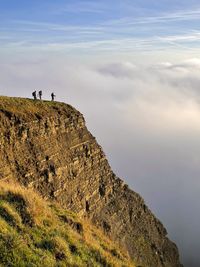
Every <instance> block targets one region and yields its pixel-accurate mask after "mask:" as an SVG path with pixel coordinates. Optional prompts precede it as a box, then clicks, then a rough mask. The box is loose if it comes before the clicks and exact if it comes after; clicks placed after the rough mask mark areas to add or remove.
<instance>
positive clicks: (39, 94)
mask: <svg viewBox="0 0 200 267" xmlns="http://www.w3.org/2000/svg"><path fill="white" fill-rule="evenodd" d="M38 96H39V99H40V100H42V90H40V91H39V92H38Z"/></svg>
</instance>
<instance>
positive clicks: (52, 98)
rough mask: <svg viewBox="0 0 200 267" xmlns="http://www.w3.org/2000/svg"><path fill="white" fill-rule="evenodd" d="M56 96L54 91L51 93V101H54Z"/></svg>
mask: <svg viewBox="0 0 200 267" xmlns="http://www.w3.org/2000/svg"><path fill="white" fill-rule="evenodd" d="M55 96H56V95H54V93H52V94H51V101H54V98H55Z"/></svg>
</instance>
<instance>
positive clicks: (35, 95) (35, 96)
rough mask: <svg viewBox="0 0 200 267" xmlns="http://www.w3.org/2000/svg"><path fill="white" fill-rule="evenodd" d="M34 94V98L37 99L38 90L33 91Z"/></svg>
mask: <svg viewBox="0 0 200 267" xmlns="http://www.w3.org/2000/svg"><path fill="white" fill-rule="evenodd" d="M32 96H33V99H34V100H36V99H37V93H36V91H34V92H33V93H32Z"/></svg>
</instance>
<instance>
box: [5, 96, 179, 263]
mask: <svg viewBox="0 0 200 267" xmlns="http://www.w3.org/2000/svg"><path fill="white" fill-rule="evenodd" d="M0 145H1V147H0V178H1V179H7V180H12V179H17V180H18V181H19V182H20V183H21V184H23V185H25V186H27V187H31V188H34V189H35V190H37V191H39V192H40V193H41V194H42V196H43V197H44V198H46V199H52V200H55V201H57V202H59V203H60V204H61V205H62V206H63V207H66V208H68V209H71V210H73V211H75V212H76V213H78V214H79V215H80V216H84V217H89V218H90V219H91V220H92V222H93V223H94V224H96V225H97V226H99V227H101V228H102V229H103V230H104V231H105V233H106V234H107V235H109V236H110V238H112V239H113V240H115V241H116V242H118V243H119V244H120V245H121V246H122V247H124V248H125V249H126V250H127V251H128V252H129V254H130V255H131V257H132V258H133V259H134V260H135V261H136V262H137V263H138V266H139V265H140V266H148V267H160V266H166V267H178V266H181V265H180V262H179V255H178V251H177V248H176V245H175V244H173V243H172V242H171V241H170V240H169V239H168V238H167V237H166V235H167V232H166V230H165V228H164V227H163V225H162V224H161V223H160V222H159V220H158V219H156V218H155V216H154V215H153V214H152V213H151V211H150V210H149V209H148V207H147V206H146V205H145V203H144V200H143V199H142V198H141V197H140V196H139V195H138V194H137V193H135V192H133V191H132V190H130V189H129V188H128V186H127V185H125V184H124V183H123V181H122V180H120V179H119V178H118V177H116V175H115V174H114V173H113V172H112V170H111V168H110V166H109V163H108V161H107V159H106V157H105V154H104V152H103V151H102V148H101V147H100V146H99V145H98V144H97V142H96V140H95V138H94V137H93V136H92V135H91V133H90V132H89V131H88V130H87V128H86V126H85V121H84V118H83V116H82V114H81V113H80V112H78V111H77V110H75V109H74V108H73V107H71V106H69V105H66V104H62V103H50V102H39V101H36V102H34V101H32V100H25V99H15V98H12V99H10V98H5V97H2V98H0Z"/></svg>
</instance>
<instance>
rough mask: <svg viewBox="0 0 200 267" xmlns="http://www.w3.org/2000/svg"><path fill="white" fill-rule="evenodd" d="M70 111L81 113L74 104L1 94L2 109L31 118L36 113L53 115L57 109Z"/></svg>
mask: <svg viewBox="0 0 200 267" xmlns="http://www.w3.org/2000/svg"><path fill="white" fill-rule="evenodd" d="M66 107H67V111H68V112H69V113H70V112H72V113H79V112H78V111H77V110H76V109H75V108H73V107H72V106H70V105H68V104H65V103H62V102H52V101H44V100H43V101H40V100H33V99H29V98H20V97H7V96H0V110H3V111H5V110H6V111H7V112H10V113H14V114H15V115H21V116H24V117H25V118H26V119H29V118H30V119H31V118H32V117H33V116H35V115H40V116H46V115H51V114H53V113H54V112H55V110H57V109H58V108H59V109H64V110H65V111H66Z"/></svg>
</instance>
